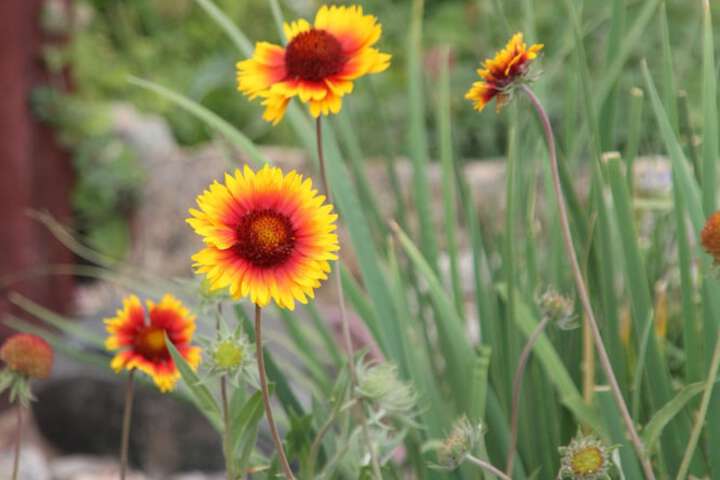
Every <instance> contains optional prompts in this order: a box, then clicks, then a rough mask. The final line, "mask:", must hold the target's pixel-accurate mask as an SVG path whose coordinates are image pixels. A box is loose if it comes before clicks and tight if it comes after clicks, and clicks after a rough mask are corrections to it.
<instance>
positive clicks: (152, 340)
mask: <svg viewBox="0 0 720 480" xmlns="http://www.w3.org/2000/svg"><path fill="white" fill-rule="evenodd" d="M135 350H136V351H137V353H139V354H140V355H142V356H143V357H145V358H147V359H149V360H156V359H159V358H167V357H169V356H170V352H168V349H167V347H166V346H165V330H164V329H162V328H160V327H155V326H152V325H151V326H147V327H143V328H142V329H141V330H140V331H139V332H138V333H137V337H136V338H135Z"/></svg>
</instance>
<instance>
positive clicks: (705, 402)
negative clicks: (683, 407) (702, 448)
mask: <svg viewBox="0 0 720 480" xmlns="http://www.w3.org/2000/svg"><path fill="white" fill-rule="evenodd" d="M718 369H720V335H718V337H717V340H716V341H715V350H714V351H713V356H712V361H711V362H710V372H708V377H707V380H706V381H705V391H704V392H703V396H702V400H701V401H700V410H699V411H698V413H697V416H696V417H695V425H693V429H692V432H690V440H689V441H688V446H687V449H686V450H685V454H684V455H683V459H682V463H681V464H680V470H678V474H677V477H676V478H677V480H682V479H684V478H685V475H686V474H687V471H688V468H690V461H691V460H692V457H693V454H694V453H695V448H696V447H697V443H698V440H699V439H700V433H702V429H703V426H705V417H706V416H707V412H708V406H709V405H710V398H711V397H712V392H713V387H714V386H715V381H716V379H717V374H718Z"/></svg>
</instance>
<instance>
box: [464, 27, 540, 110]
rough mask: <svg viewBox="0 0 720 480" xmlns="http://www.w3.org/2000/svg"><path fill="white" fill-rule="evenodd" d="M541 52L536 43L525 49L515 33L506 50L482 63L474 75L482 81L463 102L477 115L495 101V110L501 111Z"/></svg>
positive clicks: (520, 38)
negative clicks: (473, 109) (474, 110)
mask: <svg viewBox="0 0 720 480" xmlns="http://www.w3.org/2000/svg"><path fill="white" fill-rule="evenodd" d="M542 48H543V46H542V45H541V44H537V43H536V44H534V45H531V46H530V48H528V46H527V45H526V44H525V42H524V41H523V34H522V33H516V34H515V35H513V37H512V38H511V39H510V41H509V42H508V43H507V45H506V46H505V48H503V49H502V50H500V51H499V52H498V53H496V54H495V58H492V59H487V60H485V61H484V62H483V66H482V68H480V69H478V71H477V73H478V75H480V77H481V78H482V80H481V81H478V82H475V83H473V85H472V87H471V88H470V90H469V91H468V92H467V94H466V95H465V98H467V99H468V100H471V101H472V102H473V103H474V107H475V109H476V110H478V111H481V110H483V109H484V108H485V105H487V104H488V103H489V102H490V101H491V100H492V99H493V98H495V99H496V100H495V106H496V110H497V111H500V109H502V107H503V106H505V104H506V103H507V101H508V99H509V98H510V94H511V93H512V92H511V90H512V88H513V87H514V86H515V85H516V84H517V82H518V81H519V80H521V79H524V78H525V76H526V74H527V72H528V68H529V66H530V63H531V62H532V61H533V60H534V59H535V58H537V55H538V52H539V51H540V50H542Z"/></svg>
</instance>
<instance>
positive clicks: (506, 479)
mask: <svg viewBox="0 0 720 480" xmlns="http://www.w3.org/2000/svg"><path fill="white" fill-rule="evenodd" d="M465 459H466V460H467V461H468V462H470V463H473V464H475V465H477V466H478V467H480V468H482V469H483V470H485V471H486V472H488V473H491V474H493V475H495V476H496V477H497V478H499V479H501V480H512V479H511V478H510V477H509V476H508V475H505V474H504V473H503V472H501V471H500V469H499V468H497V467H495V466H494V465H492V464H491V463H489V462H486V461H485V460H480V459H479V458H476V457H473V456H472V455H467V456H466V457H465Z"/></svg>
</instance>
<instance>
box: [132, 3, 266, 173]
mask: <svg viewBox="0 0 720 480" xmlns="http://www.w3.org/2000/svg"><path fill="white" fill-rule="evenodd" d="M196 1H203V2H204V1H206V0H196ZM208 3H209V2H208ZM128 81H129V82H130V83H131V84H132V85H136V86H138V87H140V88H144V89H145V90H149V91H151V92H154V93H156V94H158V95H160V96H161V97H164V98H166V99H168V100H169V101H170V102H172V103H174V104H175V105H177V106H178V107H180V108H182V109H183V110H186V111H187V112H189V113H191V114H193V115H194V116H196V117H197V118H199V119H200V120H202V121H204V122H205V123H207V124H208V126H209V127H211V128H213V129H215V130H217V131H218V132H220V133H221V134H222V135H223V136H224V137H225V138H227V139H228V140H229V141H230V142H231V143H232V144H233V145H235V146H237V147H238V148H239V149H240V150H241V151H243V152H244V153H246V154H247V155H248V157H249V159H250V160H251V161H252V162H253V164H254V165H255V166H256V167H258V166H262V165H264V164H265V163H268V160H267V159H266V158H265V156H264V155H263V154H262V153H261V152H260V150H259V149H258V148H257V147H256V146H255V144H254V143H253V142H252V141H250V139H249V138H247V137H246V136H245V135H243V134H242V133H240V131H239V130H238V129H237V128H235V127H233V126H232V125H231V124H230V123H228V122H227V121H226V120H224V119H222V118H221V117H220V116H219V115H218V114H216V113H214V112H212V111H210V110H208V109H207V108H205V107H204V106H202V105H200V104H199V103H197V102H195V101H193V100H190V99H189V98H187V97H185V96H183V95H180V94H179V93H176V92H174V91H172V90H170V89H169V88H166V87H163V86H162V85H158V84H157V83H153V82H149V81H147V80H143V79H141V78H137V77H130V78H129V79H128Z"/></svg>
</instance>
